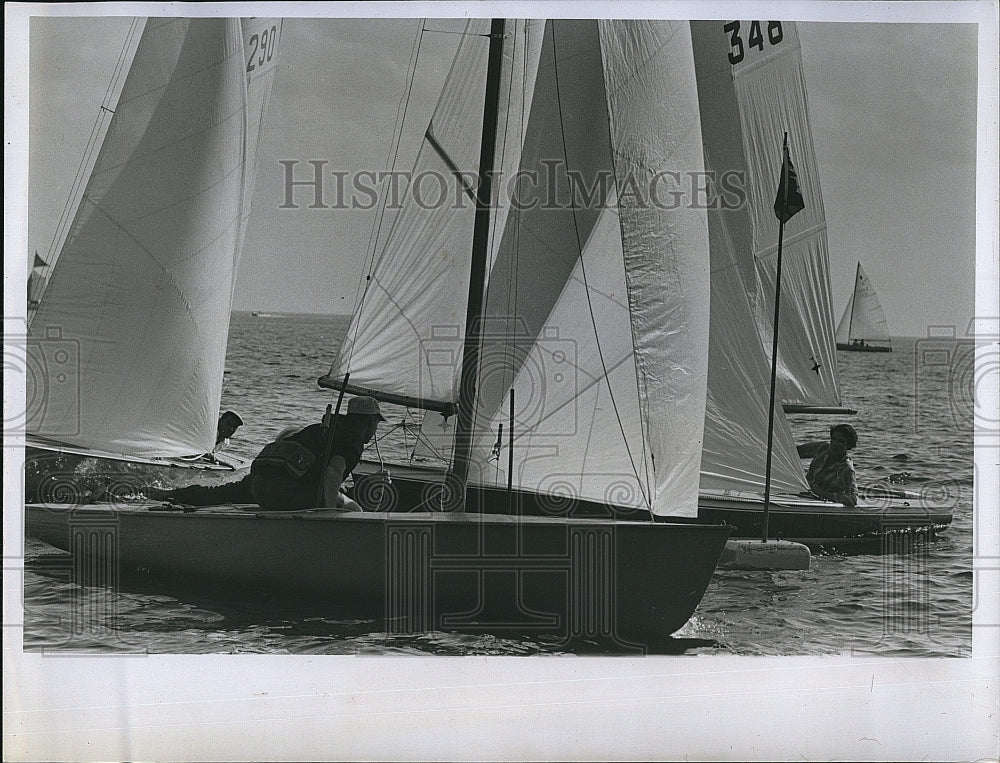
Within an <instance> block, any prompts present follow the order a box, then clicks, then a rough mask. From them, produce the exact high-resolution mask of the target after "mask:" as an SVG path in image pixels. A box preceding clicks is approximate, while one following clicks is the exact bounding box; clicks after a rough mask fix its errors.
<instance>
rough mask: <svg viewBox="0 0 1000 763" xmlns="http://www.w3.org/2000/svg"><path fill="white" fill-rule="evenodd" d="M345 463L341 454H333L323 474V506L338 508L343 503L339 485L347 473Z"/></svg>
mask: <svg viewBox="0 0 1000 763" xmlns="http://www.w3.org/2000/svg"><path fill="white" fill-rule="evenodd" d="M346 470H347V463H346V462H345V461H344V457H343V456H337V455H335V456H333V457H332V458H331V459H330V463H329V465H328V466H327V467H326V472H324V474H323V506H324V507H325V508H330V509H332V508H340V507H341V506H343V505H344V497H345V496H344V495H343V494H342V493H341V492H340V486H341V484H342V483H343V482H344V477H346V476H347V475H346V474H344V472H345V471H346Z"/></svg>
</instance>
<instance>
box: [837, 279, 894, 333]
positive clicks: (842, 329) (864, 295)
mask: <svg viewBox="0 0 1000 763" xmlns="http://www.w3.org/2000/svg"><path fill="white" fill-rule="evenodd" d="M837 349H838V350H848V351H850V352H892V338H891V337H890V336H889V324H888V323H887V322H886V320H885V313H884V312H883V311H882V305H881V304H880V303H879V301H878V295H876V294H875V286H874V285H873V284H872V282H871V279H870V278H869V277H868V274H867V273H865V271H864V270H862V268H861V263H860V262H859V263H858V269H857V272H856V273H855V276H854V291H853V292H851V298H850V299H849V300H848V301H847V307H846V308H845V309H844V314H843V316H841V318H840V323H838V324H837Z"/></svg>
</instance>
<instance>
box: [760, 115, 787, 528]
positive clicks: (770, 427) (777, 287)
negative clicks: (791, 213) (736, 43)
mask: <svg viewBox="0 0 1000 763" xmlns="http://www.w3.org/2000/svg"><path fill="white" fill-rule="evenodd" d="M788 167H789V158H788V133H787V132H786V133H785V138H784V142H783V144H782V148H781V212H780V213H779V214H778V263H777V267H776V272H775V276H774V328H773V331H772V332H771V397H770V400H769V402H768V411H767V465H766V466H765V467H764V521H763V525H762V527H761V537H760V540H761V543H767V521H768V517H769V515H770V510H771V455H772V451H773V444H774V397H775V394H774V390H775V381H776V377H777V371H778V315H779V314H780V307H781V245H782V242H783V240H784V237H785V214H786V211H787V209H788V185H789V182H788Z"/></svg>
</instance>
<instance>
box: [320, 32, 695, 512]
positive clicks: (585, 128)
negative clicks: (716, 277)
mask: <svg viewBox="0 0 1000 763" xmlns="http://www.w3.org/2000/svg"><path fill="white" fill-rule="evenodd" d="M516 39H517V38H516V35H511V36H510V37H509V39H508V42H513V40H516ZM526 50H539V54H538V57H537V61H538V63H537V76H536V77H534V87H533V95H532V96H531V98H530V104H529V103H528V98H525V112H524V113H528V114H530V116H529V117H528V119H527V123H526V127H525V130H524V133H523V135H524V139H523V141H524V142H523V149H521V150H519V151H518V153H519V155H520V160H519V162H518V163H517V164H515V165H514V166H516V167H519V168H520V171H521V173H522V174H521V178H534V180H535V182H534V183H533V184H532V187H531V188H530V189H529V191H528V193H527V195H526V196H521V195H520V194H521V193H522V191H523V187H522V186H520V185H516V186H515V187H516V188H517V191H518V194H519V197H518V202H519V203H518V204H517V205H516V207H515V208H513V209H510V211H509V215H508V216H507V219H506V221H505V222H503V223H501V224H500V225H498V226H495V227H494V232H495V233H496V234H497V235H496V236H495V237H494V238H493V241H494V246H495V247H496V249H494V251H493V253H492V254H491V261H492V263H493V264H492V268H491V269H490V274H489V279H488V286H487V292H486V299H485V303H486V307H485V316H484V318H485V319H484V332H483V334H484V335H483V339H482V355H481V357H482V363H481V369H480V379H479V385H478V388H479V396H478V400H477V413H476V417H475V419H476V423H477V426H476V433H477V440H476V441H475V442H474V447H473V461H474V464H473V469H472V471H471V474H470V479H471V480H472V481H474V482H479V483H488V484H493V483H494V482H500V483H501V484H506V482H507V477H508V475H507V474H506V464H507V460H506V457H504V458H501V459H498V460H494V459H493V456H492V453H493V450H494V447H493V446H494V443H495V440H496V435H497V432H498V430H499V426H500V424H503V425H504V432H505V433H509V432H510V431H511V428H512V429H513V449H514V473H513V474H512V475H509V476H510V478H511V482H512V484H513V486H514V487H515V488H516V489H519V490H525V491H532V492H537V493H542V494H550V495H551V494H554V495H557V496H560V497H562V498H584V499H591V500H597V501H603V502H608V503H611V504H614V505H618V506H630V507H637V508H646V509H649V510H651V511H653V512H654V513H656V514H663V515H666V514H675V515H677V514H687V515H693V514H694V513H695V512H696V497H697V496H696V494H697V489H698V470H699V465H700V461H701V440H702V431H703V428H704V398H705V385H706V376H707V350H706V348H707V342H708V303H709V283H708V226H707V221H706V218H705V215H704V210H702V209H696V208H691V207H685V206H683V205H681V207H680V208H665V207H662V206H657V205H655V204H650V203H648V202H649V198H648V196H646V197H645V198H644V197H643V196H642V193H643V190H642V186H643V184H646V187H647V189H648V179H649V178H650V177H653V176H655V175H657V174H658V173H663V172H669V171H679V172H685V173H686V172H688V171H701V170H702V169H703V149H702V143H701V127H700V123H699V114H698V107H697V90H696V83H695V78H694V66H693V59H692V53H691V39H690V33H689V31H688V25H687V24H686V23H667V22H651V21H628V22H625V21H610V22H596V21H549V22H547V23H546V24H545V26H544V36H543V37H541V38H540V46H538V45H537V44H536V45H535V46H531V45H528V46H526ZM480 55H481V56H484V53H481V54H480ZM530 66H531V63H530V61H529V64H528V65H527V66H525V70H526V71H527V70H528V69H529V68H530ZM526 79H527V78H526ZM481 87H482V86H481V85H479V86H478V88H477V92H479V93H481ZM508 87H510V88H513V87H514V85H513V84H512V85H509V86H508V85H505V87H504V90H506V89H507V88H508ZM446 90H447V86H446ZM469 100H470V103H472V102H477V101H478V100H481V99H476V98H470V99H469ZM510 101H511V103H513V102H514V101H515V99H514V98H513V97H512V98H511V99H510ZM442 102H446V98H445V96H442ZM529 107H530V110H529ZM437 119H438V117H437V116H435V121H436V120H437ZM470 121H471V120H469V119H466V120H465V123H466V124H468V123H469V122H470ZM507 132H508V134H511V133H514V134H519V131H510V130H508V131H507ZM509 150H510V147H509V146H508V151H509ZM501 155H503V156H504V157H505V159H504V161H505V162H507V161H509V159H508V157H509V156H510V154H509V153H507V152H501ZM504 166H505V167H506V166H508V165H507V164H506V163H505V164H504ZM595 188H596V189H598V190H597V196H596V197H595V198H596V202H595V201H594V199H591V203H589V204H583V203H580V199H581V191H583V192H585V193H589V192H591V191H593V190H594V189H595ZM622 188H627V189H630V193H629V194H628V195H627V197H626V196H625V195H623V194H622V193H621V189H622ZM631 189H635V191H634V192H632V191H631ZM510 191H511V187H510V186H508V187H507V188H505V189H504V192H505V193H507V198H508V199H509V198H510ZM507 207H509V204H508V205H507ZM507 207H505V206H504V205H501V209H505V208H507ZM405 214H406V213H405V211H404V212H403V215H404V216H405ZM468 226H469V227H468V231H469V232H468V233H467V234H463V237H464V238H465V239H466V242H467V243H466V246H465V248H464V250H462V249H459V250H456V251H454V252H452V250H450V249H449V250H448V251H447V252H441V251H440V250H435V249H430V251H428V249H427V248H426V247H423V246H418V245H415V244H414V240H413V238H412V237H411V238H409V240H407V241H405V243H400V244H399V245H398V247H399V249H400V250H401V251H404V252H408V253H409V254H410V256H411V257H419V258H420V259H421V260H431V259H433V258H434V257H438V258H439V259H444V256H443V255H444V254H445V253H446V254H447V255H448V256H449V257H450V256H452V255H454V256H456V257H462V256H464V257H465V258H466V259H468V254H467V252H468V251H469V245H468V241H469V239H470V238H471V218H470V222H469V223H468ZM442 228H443V229H444V228H447V224H446V223H442ZM404 232H405V231H404ZM420 232H421V228H420V226H417V234H418V235H420ZM401 233H402V232H401ZM410 235H411V236H412V232H411V234H410ZM456 240H457V239H456ZM463 252H464V253H465V254H463ZM421 267H422V266H421V265H418V264H414V265H412V266H410V270H409V271H407V273H406V274H405V277H403V278H400V279H399V280H400V281H402V282H403V283H401V284H400V285H401V286H403V287H405V288H404V290H403V291H402V293H401V294H397V295H395V297H394V301H395V303H396V304H400V298H405V299H407V300H410V301H413V302H418V301H419V302H420V303H422V304H430V305H434V304H437V305H438V306H439V308H444V307H447V306H448V305H451V304H452V301H451V300H452V299H453V298H451V297H449V296H448V294H449V293H459V294H461V293H464V291H463V289H464V283H467V278H468V274H467V273H468V270H467V267H466V270H465V271H464V275H465V278H466V281H465V282H464V283H463V282H462V281H456V280H454V279H452V278H449V279H445V278H438V279H423V278H422V277H421V273H422V270H421ZM389 272H390V273H391V272H392V271H391V270H390V271H389ZM415 276H416V277H419V284H418V285H417V286H415V285H414V282H413V279H414V277H415ZM438 281H440V283H438ZM381 285H382V284H381V282H380V287H381ZM418 287H424V288H427V289H430V288H431V287H433V288H434V289H435V290H434V291H433V293H431V292H429V291H426V292H425V291H420V293H419V294H418V293H417V290H418ZM369 291H371V287H369ZM365 310H366V308H365V306H363V305H362V307H361V311H362V312H364V311H365ZM429 323H430V325H431V327H435V326H436V327H443V328H444V329H445V331H443V332H442V333H441V334H440V335H439V336H432V337H431V340H432V341H426V342H419V341H417V340H418V339H419V336H417V335H415V334H414V332H413V331H412V330H410V328H409V327H410V326H412V325H416V324H414V323H413V322H410V323H409V325H408V327H407V333H409V334H410V342H411V345H412V346H411V347H410V348H409V349H408V350H407V351H406V352H399V351H397V352H393V353H392V357H390V354H389V353H386V352H384V351H382V350H380V348H383V347H385V346H386V343H387V342H393V341H395V339H393V338H392V337H383V338H378V337H370V338H368V340H367V343H366V345H367V346H365V345H362V344H361V343H360V342H359V340H358V339H355V338H353V337H352V338H351V344H350V345H349V346H348V347H347V349H348V350H349V352H342V353H341V356H340V358H339V359H338V360H337V361H336V362H335V364H334V368H333V369H332V371H331V376H332V377H336V376H339V375H342V374H344V373H347V372H350V373H351V382H352V384H354V383H355V379H356V376H355V367H358V368H359V369H360V368H364V361H362V360H360V358H362V357H364V356H365V355H366V354H367V353H370V352H375V353H379V357H380V358H381V362H383V363H385V364H393V365H392V367H391V368H389V369H383V371H382V373H383V374H384V375H385V376H386V377H387V379H389V380H393V379H398V378H399V377H400V376H402V374H401V373H399V371H400V370H401V369H400V368H399V367H398V366H397V365H396V364H395V363H394V361H393V357H398V356H401V355H405V356H407V357H414V356H415V355H418V354H420V353H422V356H423V358H424V359H426V360H425V362H426V365H428V366H430V365H431V364H430V360H431V358H432V357H433V358H436V359H438V361H439V362H441V363H442V365H443V366H444V368H442V373H441V379H443V380H444V382H447V383H441V384H438V385H436V386H433V387H431V388H432V389H433V390H434V391H435V393H436V394H438V395H441V394H442V393H451V394H452V395H455V394H457V389H455V386H454V385H455V380H456V379H457V378H458V377H457V373H456V367H455V363H456V362H457V360H458V358H459V357H460V355H461V353H460V349H461V337H462V334H461V333H459V332H458V331H457V330H456V328H457V326H456V324H455V323H454V322H453V319H452V317H451V315H450V314H445V315H444V317H443V318H435V317H433V316H431V317H430V318H429ZM463 328H464V327H463ZM352 358H353V360H352ZM410 367H411V368H412V367H413V364H412V362H411V366H410ZM404 370H405V369H404ZM421 373H422V374H423V376H422V378H427V374H426V373H425V372H423V370H422V369H421ZM388 383H389V385H390V391H392V388H393V387H395V388H398V386H399V384H400V382H397V381H389V382H388ZM449 385H450V386H449ZM372 388H373V389H375V390H376V391H378V389H377V388H375V387H372ZM510 389H513V390H514V393H515V410H514V418H513V421H510V419H509V417H508V413H507V406H506V399H507V398H506V396H507V394H508V391H509V390H510ZM506 442H507V440H506V437H505V438H504V439H503V443H502V445H501V449H505V448H506V447H507V445H506Z"/></svg>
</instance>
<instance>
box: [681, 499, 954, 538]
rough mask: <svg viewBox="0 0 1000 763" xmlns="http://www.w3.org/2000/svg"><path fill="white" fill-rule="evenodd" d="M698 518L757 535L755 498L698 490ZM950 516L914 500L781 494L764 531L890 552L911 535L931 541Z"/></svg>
mask: <svg viewBox="0 0 1000 763" xmlns="http://www.w3.org/2000/svg"><path fill="white" fill-rule="evenodd" d="M698 518H699V519H700V520H702V521H704V522H725V523H727V524H730V525H732V526H733V527H734V530H733V537H734V538H760V537H761V531H762V528H763V523H764V510H763V503H762V501H761V500H760V499H759V498H749V497H740V496H726V495H709V494H704V493H703V494H702V495H700V496H699V498H698ZM951 521H952V513H951V510H950V509H948V508H946V507H941V506H934V505H930V504H925V503H923V502H921V501H919V500H916V499H910V500H907V499H901V498H888V497H887V498H881V499H876V500H862V502H861V503H860V504H859V505H858V506H855V507H849V506H844V505H842V504H838V503H831V502H829V501H822V500H816V499H809V498H801V497H798V496H787V495H780V496H776V497H774V499H773V503H772V504H771V506H770V508H769V510H768V536H769V537H772V538H780V539H782V540H791V541H795V542H797V543H804V544H806V545H808V546H812V547H814V548H815V547H824V548H828V549H829V548H837V549H843V550H849V549H851V548H854V549H865V550H875V551H878V550H885V551H891V550H894V549H895V548H897V547H898V546H900V545H901V544H904V545H905V544H906V543H909V542H910V541H913V540H932V539H933V538H934V537H935V536H936V534H937V533H938V532H941V531H942V530H944V529H946V528H947V527H948V526H949V525H950V524H951Z"/></svg>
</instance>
